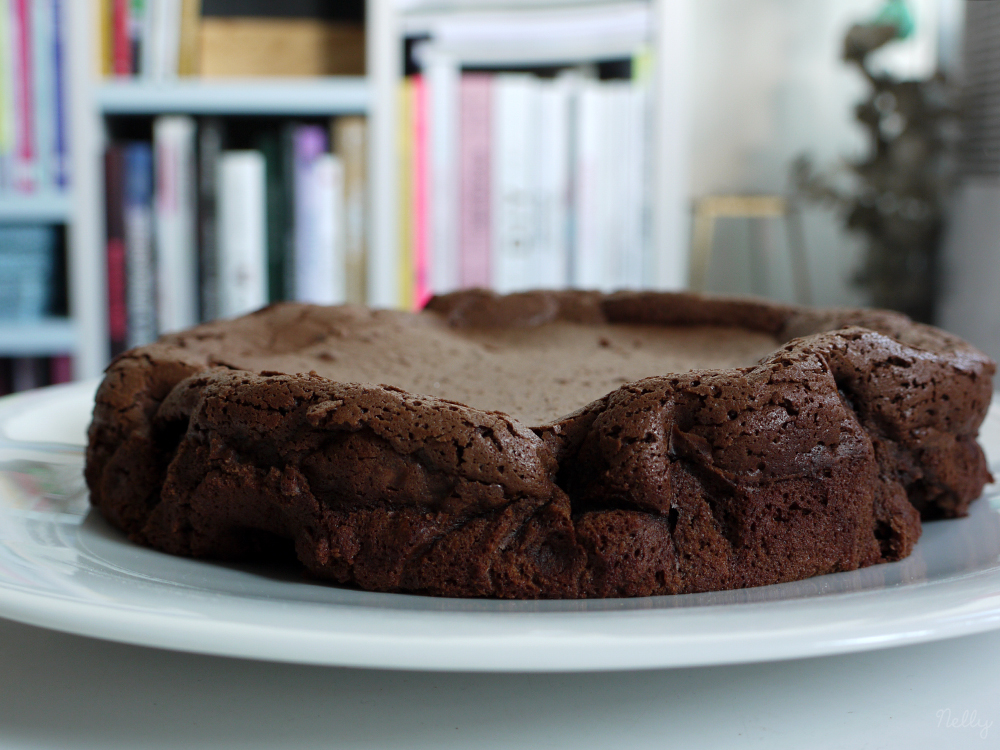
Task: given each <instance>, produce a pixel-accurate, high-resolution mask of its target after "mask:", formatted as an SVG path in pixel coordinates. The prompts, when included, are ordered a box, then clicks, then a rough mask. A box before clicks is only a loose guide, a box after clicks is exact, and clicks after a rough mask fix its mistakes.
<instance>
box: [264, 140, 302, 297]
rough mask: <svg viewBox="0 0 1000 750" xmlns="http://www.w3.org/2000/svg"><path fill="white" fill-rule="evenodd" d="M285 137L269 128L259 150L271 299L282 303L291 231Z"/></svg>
mask: <svg viewBox="0 0 1000 750" xmlns="http://www.w3.org/2000/svg"><path fill="white" fill-rule="evenodd" d="M283 140H284V138H283V137H282V134H281V133H280V131H279V130H278V129H277V128H273V127H271V128H265V129H264V130H262V131H260V132H259V133H258V134H257V138H256V149H257V150H258V151H260V153H261V155H262V156H263V157H264V180H265V185H264V188H265V192H266V198H267V288H268V293H267V299H268V301H269V302H280V301H281V300H283V299H286V295H285V264H286V250H285V245H286V243H287V242H288V237H289V235H290V233H291V225H290V221H289V218H288V217H289V211H288V206H289V205H290V201H291V200H294V196H290V195H289V194H290V193H291V186H290V185H288V186H287V188H286V184H287V183H286V179H285V172H286V169H285V163H284V148H283V145H282V142H283Z"/></svg>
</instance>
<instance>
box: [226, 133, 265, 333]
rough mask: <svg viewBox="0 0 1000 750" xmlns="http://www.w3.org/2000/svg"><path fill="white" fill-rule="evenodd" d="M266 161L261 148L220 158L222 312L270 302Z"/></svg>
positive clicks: (246, 309)
mask: <svg viewBox="0 0 1000 750" xmlns="http://www.w3.org/2000/svg"><path fill="white" fill-rule="evenodd" d="M264 184H265V164H264V157H263V156H262V155H261V153H260V152H259V151H224V152H222V154H221V156H220V158H219V173H218V229H219V237H218V241H217V245H218V250H219V273H218V290H219V291H218V300H219V314H220V316H221V317H225V318H229V317H235V316H238V315H244V314H246V313H249V312H252V311H254V310H257V309H258V308H260V307H263V306H264V305H266V304H267V227H266V207H265V187H264Z"/></svg>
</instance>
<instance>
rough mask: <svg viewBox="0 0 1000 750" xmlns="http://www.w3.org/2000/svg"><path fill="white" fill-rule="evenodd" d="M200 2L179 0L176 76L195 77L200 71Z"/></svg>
mask: <svg viewBox="0 0 1000 750" xmlns="http://www.w3.org/2000/svg"><path fill="white" fill-rule="evenodd" d="M200 24H201V0H181V41H180V48H179V49H178V57H177V74H178V75H181V76H196V75H198V74H199V73H200V72H201V70H200V65H199V63H200V59H201V54H200V52H201V49H200V48H201V43H200V36H199V29H198V27H199V25H200Z"/></svg>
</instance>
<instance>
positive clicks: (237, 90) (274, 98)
mask: <svg viewBox="0 0 1000 750" xmlns="http://www.w3.org/2000/svg"><path fill="white" fill-rule="evenodd" d="M95 99H96V104H97V108H98V109H99V110H100V111H101V112H102V113H103V114H105V115H156V114H165V113H185V114H197V115H236V114H240V115H338V114H357V113H363V112H366V111H367V110H368V83H367V81H366V80H365V78H364V77H362V76H343V77H331V78H316V79H294V78H293V79H272V78H265V79H254V80H232V81H230V80H223V81H219V80H211V79H210V80H179V81H175V82H171V83H160V84H152V83H146V82H143V81H132V80H127V81H120V82H119V81H114V82H108V83H102V84H101V85H100V86H98V87H97V89H96V96H95Z"/></svg>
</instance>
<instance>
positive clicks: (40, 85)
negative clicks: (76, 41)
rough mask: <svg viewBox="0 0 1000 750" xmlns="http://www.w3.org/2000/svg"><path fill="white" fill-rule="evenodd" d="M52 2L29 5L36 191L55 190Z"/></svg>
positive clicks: (36, 1)
mask: <svg viewBox="0 0 1000 750" xmlns="http://www.w3.org/2000/svg"><path fill="white" fill-rule="evenodd" d="M52 5H53V3H52V0H32V2H31V52H32V87H33V89H34V92H35V95H34V104H35V113H34V115H33V117H32V120H33V123H34V127H35V133H34V141H35V178H36V180H37V183H36V184H37V186H38V187H39V189H44V190H51V189H52V188H54V187H55V184H56V180H55V172H54V169H53V163H54V161H55V147H56V136H55V121H56V106H55V105H56V102H55V94H56V84H55V66H54V62H55V60H54V57H53V47H54V45H55V41H54V31H55V28H54V18H53V7H52Z"/></svg>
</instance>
